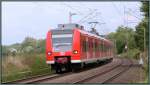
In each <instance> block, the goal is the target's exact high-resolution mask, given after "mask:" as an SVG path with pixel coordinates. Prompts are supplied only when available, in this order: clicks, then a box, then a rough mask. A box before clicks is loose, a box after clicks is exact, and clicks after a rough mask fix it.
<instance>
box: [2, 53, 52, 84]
mask: <svg viewBox="0 0 150 85" xmlns="http://www.w3.org/2000/svg"><path fill="white" fill-rule="evenodd" d="M51 73H52V71H51V69H50V66H48V65H47V64H46V62H45V54H18V55H16V56H7V57H5V58H3V60H2V82H8V81H14V80H18V79H23V78H28V77H31V76H36V75H43V74H51Z"/></svg>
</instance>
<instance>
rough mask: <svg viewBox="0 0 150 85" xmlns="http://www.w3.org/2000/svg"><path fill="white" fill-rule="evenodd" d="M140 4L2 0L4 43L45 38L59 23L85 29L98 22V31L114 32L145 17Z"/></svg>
mask: <svg viewBox="0 0 150 85" xmlns="http://www.w3.org/2000/svg"><path fill="white" fill-rule="evenodd" d="M140 7H141V3H140V2H138V1H137V2H136V1H132V2H123V1H121V2H115V1H109V2H104V1H103V2H83V1H82V2H81V1H80V2H65V1H63V2H17V1H15V2H4V1H3V2H2V45H11V44H14V43H21V42H22V41H23V40H24V39H25V37H33V38H35V39H44V38H46V33H47V32H48V30H49V29H55V28H57V25H58V24H64V23H69V12H71V13H75V14H76V15H73V16H72V23H77V24H80V25H83V26H84V28H85V29H86V30H90V27H91V26H92V25H91V24H89V23H88V22H93V21H97V22H99V24H98V25H96V30H97V31H98V32H99V34H102V35H103V34H108V33H110V32H115V31H116V29H117V27H118V26H121V25H123V26H128V27H131V28H133V29H135V26H136V25H137V24H138V23H139V22H140V21H141V19H142V18H143V16H142V13H141V12H140Z"/></svg>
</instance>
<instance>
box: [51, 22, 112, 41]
mask: <svg viewBox="0 0 150 85" xmlns="http://www.w3.org/2000/svg"><path fill="white" fill-rule="evenodd" d="M73 29H79V31H80V32H81V33H83V34H88V35H90V36H94V37H96V38H99V39H102V40H104V41H106V42H109V43H111V41H110V40H108V39H106V38H104V37H101V36H98V35H96V34H93V33H90V32H88V31H85V30H84V27H83V26H81V25H79V24H75V23H71V24H70V23H69V24H58V28H56V29H52V31H57V30H63V32H68V31H71V30H73Z"/></svg>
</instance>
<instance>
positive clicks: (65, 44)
mask: <svg viewBox="0 0 150 85" xmlns="http://www.w3.org/2000/svg"><path fill="white" fill-rule="evenodd" d="M70 28H71V27H70ZM72 28H73V27H72ZM74 33H76V32H75V30H74V29H63V28H60V29H53V30H51V31H49V32H48V33H47V38H46V63H47V64H50V65H51V67H52V68H53V69H55V70H56V73H60V72H62V70H63V69H65V71H71V69H72V66H71V65H72V63H74V61H79V49H78V48H79V44H78V43H73V41H74V39H76V38H74V37H73V36H74ZM74 44H75V45H74ZM74 48H77V49H74ZM74 59H76V60H74Z"/></svg>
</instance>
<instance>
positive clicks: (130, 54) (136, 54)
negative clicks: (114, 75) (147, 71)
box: [121, 49, 140, 59]
mask: <svg viewBox="0 0 150 85" xmlns="http://www.w3.org/2000/svg"><path fill="white" fill-rule="evenodd" d="M139 54H140V51H139V50H138V49H129V50H128V51H127V52H126V53H122V54H121V56H122V57H126V58H132V59H139Z"/></svg>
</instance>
